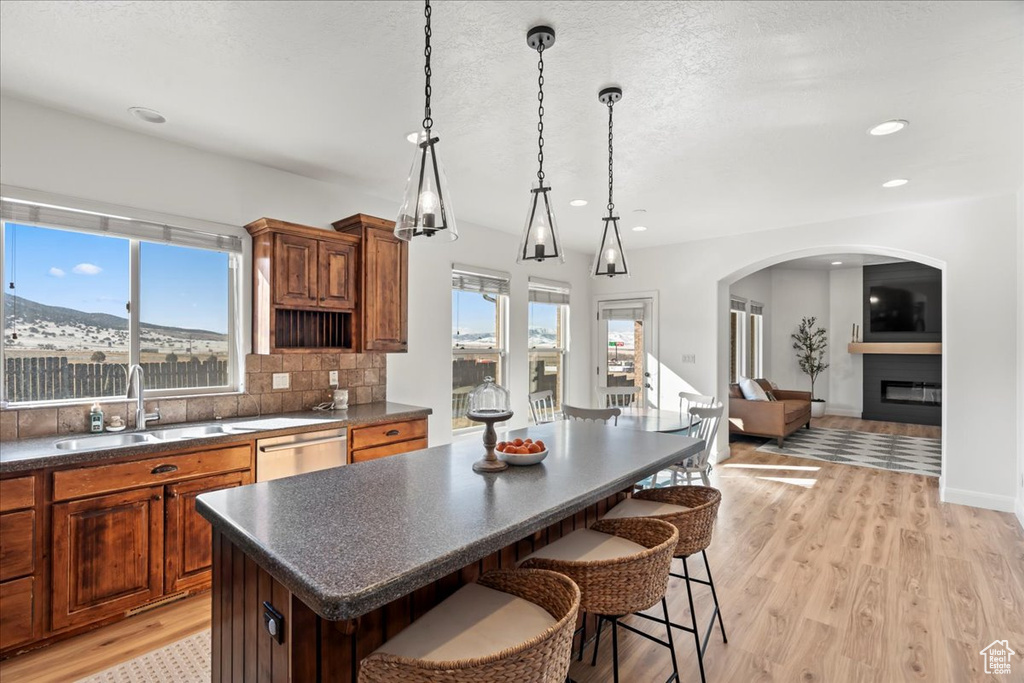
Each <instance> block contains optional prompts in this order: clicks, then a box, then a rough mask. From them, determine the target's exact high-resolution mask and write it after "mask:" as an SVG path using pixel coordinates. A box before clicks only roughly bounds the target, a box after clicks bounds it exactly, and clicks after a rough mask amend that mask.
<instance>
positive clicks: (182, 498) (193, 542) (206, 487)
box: [164, 472, 251, 593]
mask: <svg viewBox="0 0 1024 683" xmlns="http://www.w3.org/2000/svg"><path fill="white" fill-rule="evenodd" d="M250 481H251V477H250V475H249V473H248V472H232V473H230V474H222V475H218V476H216V477H204V478H203V479H196V480H194V481H189V482H183V483H180V484H171V485H170V486H168V487H167V489H166V490H167V497H166V500H167V503H166V505H165V515H164V519H165V535H164V539H165V540H164V556H165V558H166V559H165V562H164V590H165V591H167V592H168V593H175V592H177V591H180V590H186V589H189V588H195V587H201V586H206V585H208V584H209V582H210V566H211V564H212V562H213V557H212V555H211V547H212V545H211V544H212V540H211V539H212V532H211V529H210V523H209V522H207V521H206V520H205V519H203V517H202V516H200V514H199V513H198V512H196V497H197V496H198V495H199V494H201V493H207V492H209V491H219V490H221V489H229V488H234V487H236V486H242V485H243V484H248V483H250Z"/></svg>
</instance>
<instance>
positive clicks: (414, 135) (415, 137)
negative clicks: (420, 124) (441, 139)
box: [405, 130, 420, 144]
mask: <svg viewBox="0 0 1024 683" xmlns="http://www.w3.org/2000/svg"><path fill="white" fill-rule="evenodd" d="M405 139H406V140H408V141H409V142H411V143H413V144H416V143H417V142H419V141H420V131H418V130H414V131H413V132H411V133H409V134H408V135H406V136H405Z"/></svg>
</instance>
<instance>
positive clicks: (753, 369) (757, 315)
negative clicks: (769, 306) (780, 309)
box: [747, 301, 764, 377]
mask: <svg viewBox="0 0 1024 683" xmlns="http://www.w3.org/2000/svg"><path fill="white" fill-rule="evenodd" d="M747 372H749V373H750V374H749V376H750V377H764V306H763V305H762V304H759V303H757V302H755V301H751V302H750V317H749V318H748V344H747Z"/></svg>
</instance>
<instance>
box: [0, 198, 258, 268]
mask: <svg viewBox="0 0 1024 683" xmlns="http://www.w3.org/2000/svg"><path fill="white" fill-rule="evenodd" d="M0 218H2V219H3V220H5V221H10V222H12V223H21V224H27V225H37V226H40V227H47V228H68V229H71V230H78V231H81V232H90V233H96V234H100V235H111V236H115V237H126V238H129V239H139V240H144V241H146V242H159V243H162V244H173V245H176V246H182V247H196V248H199V249H213V250H216V251H225V252H230V253H239V254H240V253H241V252H242V238H241V237H239V236H237V235H219V234H215V233H212V232H202V231H200V230H194V229H192V228H183V227H179V226H175V225H167V224H163V223H154V222H150V221H143V220H136V219H133V218H128V217H126V216H112V215H107V214H102V213H96V212H93V211H82V210H78V209H72V208H68V207H63V206H53V205H50V204H39V203H34V202H25V201H20V200H14V199H9V198H6V197H5V198H3V199H0Z"/></svg>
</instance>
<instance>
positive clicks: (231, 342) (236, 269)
mask: <svg viewBox="0 0 1024 683" xmlns="http://www.w3.org/2000/svg"><path fill="white" fill-rule="evenodd" d="M0 194H2V196H3V199H5V200H9V201H13V202H15V203H29V204H38V205H39V206H46V207H51V208H58V209H62V210H65V211H69V212H73V213H82V214H93V215H96V216H99V217H101V218H103V217H110V218H112V219H120V220H133V219H130V218H125V216H126V215H127V213H128V212H129V211H130V210H129V209H123V208H113V209H112V208H108V207H107V206H106V205H96V204H95V203H90V202H86V201H84V200H81V201H78V200H74V201H70V200H65V199H62V198H54V197H51V196H49V195H45V194H44V193H38V192H34V191H30V190H19V189H18V188H11V187H8V186H0ZM86 207H88V208H86ZM97 207H98V210H97ZM134 220H139V221H147V222H149V221H151V220H156V221H159V222H162V223H166V224H167V225H168V226H174V229H175V230H186V231H187V230H193V229H194V230H195V231H196V232H205V233H208V234H222V233H226V234H227V235H228V236H232V237H233V236H238V237H241V236H242V234H241V232H239V231H238V230H237V229H234V228H233V226H226V225H219V224H207V223H203V222H200V221H194V220H192V219H184V218H182V219H181V220H180V221H179V220H176V219H175V217H171V216H163V215H161V214H153V213H148V214H147V215H146V216H145V217H143V216H139V217H138V218H137V219H134ZM8 223H11V224H15V225H28V226H32V227H37V228H42V229H48V230H59V231H66V232H74V233H78V234H94V235H101V236H102V235H103V233H102V232H97V231H93V230H87V229H83V228H74V227H68V226H64V225H60V224H58V223H56V222H54V221H39V220H21V219H8V218H0V280H2V281H4V282H6V279H5V278H6V271H5V268H6V262H5V258H4V256H5V255H6V239H7V226H8ZM188 224H191V225H188ZM108 236H109V237H114V238H117V239H124V240H126V241H127V242H128V253H129V259H128V283H127V284H128V302H127V303H128V310H127V314H128V315H127V317H128V334H129V344H128V364H129V365H133V364H137V363H139V361H140V360H141V347H142V343H141V338H140V337H141V335H140V331H141V328H140V319H139V312H140V308H141V300H140V294H141V270H140V265H141V244H142V243H143V242H146V243H150V244H161V242H158V241H154V240H149V239H145V238H140V237H134V236H131V235H127V234H121V233H112V234H110V235H108ZM178 246H181V247H183V248H188V249H197V250H207V251H216V252H219V253H223V254H225V255H227V257H228V272H227V276H228V312H227V317H228V321H227V322H228V326H227V332H226V335H227V356H228V368H227V369H228V383H227V384H225V385H218V386H214V387H185V388H179V389H143V398H145V399H160V398H180V397H189V396H207V395H218V394H220V395H223V394H242V393H245V383H244V377H245V374H244V372H243V371H242V366H243V363H244V362H245V352H244V348H245V341H246V340H245V339H243V336H244V330H245V329H246V326H245V321H244V319H243V311H244V310H245V308H246V306H245V301H243V300H242V299H243V298H244V297H245V296H246V288H245V286H244V272H243V271H244V264H245V257H246V255H247V254H248V252H249V250H250V247H249V243H248V242H247V241H246V240H244V239H243V240H242V249H241V250H240V251H233V250H231V249H209V248H204V247H199V246H195V245H192V244H182V245H178ZM0 321H2V322H0V324H2V325H3V327H4V329H6V311H5V304H4V301H3V297H0ZM6 371H7V346H6V344H5V343H4V335H3V334H0V407H3V408H7V409H31V408H42V407H51V406H52V407H61V406H76V405H88V404H91V403H100V404H104V403H116V402H123V401H125V400H126V398H125V397H124V396H95V397H85V398H70V399H56V400H42V401H14V400H11V399H10V397H8V396H7V382H6Z"/></svg>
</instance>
